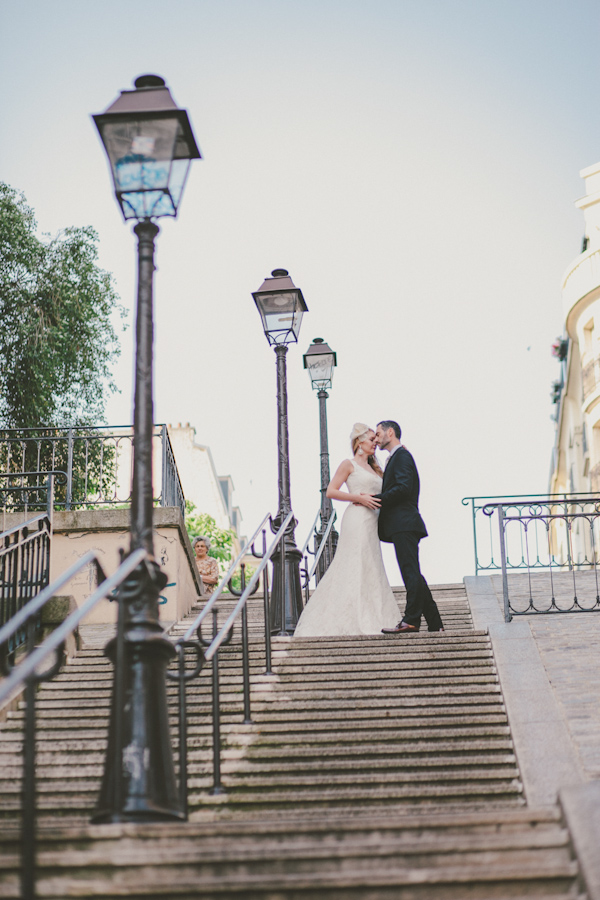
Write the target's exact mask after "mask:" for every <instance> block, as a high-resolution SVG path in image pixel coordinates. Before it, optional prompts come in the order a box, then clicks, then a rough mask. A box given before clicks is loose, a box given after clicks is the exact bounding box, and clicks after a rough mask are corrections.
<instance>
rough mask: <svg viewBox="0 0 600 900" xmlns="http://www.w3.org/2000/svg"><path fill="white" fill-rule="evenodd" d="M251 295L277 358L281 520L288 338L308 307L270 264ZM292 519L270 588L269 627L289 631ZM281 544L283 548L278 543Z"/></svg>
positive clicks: (280, 515) (296, 573)
mask: <svg viewBox="0 0 600 900" xmlns="http://www.w3.org/2000/svg"><path fill="white" fill-rule="evenodd" d="M252 296H253V297H254V302H255V303H256V306H257V308H258V311H259V313H260V316H261V319H262V324H263V329H264V332H265V335H266V338H267V340H268V342H269V344H271V345H272V346H273V347H275V356H276V359H277V447H278V485H279V509H278V510H277V515H276V517H275V519H274V524H275V526H276V527H278V525H277V523H279V524H281V523H282V522H283V520H284V519H285V517H286V516H287V514H288V513H289V512H291V509H292V501H291V497H290V456H289V439H288V414H287V370H286V355H287V350H288V344H291V343H297V341H298V334H299V333H300V324H301V322H302V316H303V314H304V313H305V312H307V311H308V307H307V306H306V303H305V302H304V297H303V296H302V291H301V290H300V289H299V288H297V287H296V286H295V285H294V282H293V281H292V279H291V278H290V276H289V273H288V272H287V271H286V269H274V270H273V271H272V272H271V278H265V280H264V282H263V283H262V285H261V286H260V287H259V289H258V290H257V291H255V292H254V293H253V294H252ZM296 524H297V522H296V520H295V519H292V521H291V523H290V526H289V528H288V530H287V532H286V534H285V537H284V539H283V541H281V543H280V545H279V548H278V550H277V552H276V553H275V554H274V555H273V594H272V598H271V631H272V632H275V633H277V634H293V633H294V629H295V628H296V624H297V622H298V619H299V618H300V613H301V612H302V585H301V583H300V560H301V558H302V557H301V554H300V551H299V550H298V547H297V546H296V538H295V529H296ZM282 544H283V548H282Z"/></svg>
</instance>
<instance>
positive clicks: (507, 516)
mask: <svg viewBox="0 0 600 900" xmlns="http://www.w3.org/2000/svg"><path fill="white" fill-rule="evenodd" d="M469 502H470V504H471V510H472V518H473V537H474V548H475V574H476V575H479V574H481V573H486V574H499V575H501V577H502V597H503V607H504V618H505V621H507V622H509V621H510V620H511V619H512V618H513V617H515V616H523V615H536V614H538V615H539V614H549V613H575V612H595V611H600V576H599V573H598V547H599V546H600V497H599V496H598V495H594V494H583V493H579V494H576V493H572V494H542V495H532V496H530V497H527V496H517V495H513V496H505V497H465V498H464V499H463V504H465V505H466V504H467V503H469ZM484 536H485V537H487V547H486V550H485V551H483V544H484V541H483V537H484ZM483 552H485V557H484V558H483V559H482V557H481V554H482V553H483Z"/></svg>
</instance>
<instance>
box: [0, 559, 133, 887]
mask: <svg viewBox="0 0 600 900" xmlns="http://www.w3.org/2000/svg"><path fill="white" fill-rule="evenodd" d="M147 556H148V553H147V551H146V550H144V549H139V550H136V551H134V552H133V553H132V554H130V555H129V556H128V557H127V558H126V559H125V560H124V561H123V562H122V563H121V565H120V566H119V568H118V569H117V571H116V572H115V573H114V574H113V575H111V576H110V577H109V578H107V577H106V576H105V574H104V572H103V570H102V566H101V565H100V561H99V558H98V557H97V555H96V553H95V552H94V551H92V550H90V551H89V552H88V553H86V554H85V555H84V556H82V557H81V559H80V560H78V562H76V563H74V564H73V565H72V566H71V567H70V568H69V569H67V571H66V572H64V573H63V574H62V575H61V576H59V578H57V579H56V580H55V581H54V582H53V583H52V584H51V585H48V586H47V587H46V588H44V590H42V591H41V592H40V593H39V594H38V595H37V596H36V597H34V598H33V599H32V600H30V601H29V603H28V604H27V606H25V607H23V609H22V610H20V611H19V612H18V613H17V614H16V615H15V616H13V618H12V619H11V620H10V622H7V623H6V625H4V626H3V627H2V628H0V668H1V669H2V671H3V672H4V673H5V674H6V678H5V679H4V681H2V682H1V683H0V704H2V703H3V702H4V701H6V700H8V698H10V697H11V696H12V695H13V694H14V693H15V691H16V690H17V689H18V688H20V687H21V686H23V685H24V687H25V727H24V733H23V825H22V840H21V868H22V872H21V879H22V897H23V898H24V900H29V898H33V897H34V896H35V871H36V823H35V817H36V807H35V801H36V780H35V730H36V726H35V698H36V687H37V685H38V684H39V683H40V682H43V681H49V680H51V679H52V678H54V676H55V675H56V674H57V673H58V671H59V670H60V669H61V667H62V665H63V663H64V661H65V654H64V646H65V642H66V640H67V638H68V637H69V635H70V634H72V633H73V631H74V630H75V629H76V628H77V626H78V625H79V623H80V622H81V620H82V619H83V618H85V616H87V615H88V614H89V613H90V612H91V611H92V609H93V608H94V607H95V606H96V604H97V603H99V602H100V600H103V599H104V598H105V597H106V596H107V595H108V594H110V593H112V592H113V591H114V590H115V589H116V588H117V587H119V585H120V584H121V583H122V582H123V581H124V580H125V579H126V578H127V576H128V575H130V574H131V572H133V570H134V569H135V568H137V566H139V565H140V563H141V562H143V560H144V559H146V558H147ZM91 563H94V564H95V566H96V571H97V573H98V576H99V577H100V578H101V579H102V582H101V584H100V585H99V586H98V587H97V588H96V590H95V591H93V593H92V594H90V596H89V597H88V598H87V600H86V601H85V602H84V603H83V604H82V605H81V606H80V607H79V608H78V609H77V610H75V611H74V612H72V613H71V615H69V616H68V617H67V618H66V619H65V620H64V622H62V623H61V624H60V625H59V626H58V628H56V629H55V630H54V631H53V632H52V633H51V634H50V635H48V637H47V638H46V639H45V640H44V642H43V643H42V644H41V645H40V646H39V647H35V646H34V641H35V627H34V624H35V620H36V617H37V615H38V613H39V612H40V610H41V609H42V607H43V606H44V604H45V603H47V602H48V600H50V599H51V598H52V597H53V596H55V595H56V594H57V592H58V591H60V590H61V588H63V587H64V586H65V584H67V583H68V582H69V581H70V580H71V579H72V578H73V577H74V576H75V575H77V574H78V572H80V571H81V570H82V569H84V568H85V567H86V566H89V565H90V564H91ZM24 625H27V626H28V635H27V655H26V656H25V658H24V659H23V660H22V661H21V662H20V663H18V665H16V666H14V667H12V668H11V667H10V665H9V659H8V657H9V654H8V645H9V641H10V639H11V637H12V636H13V635H14V634H15V633H16V632H17V631H18V630H19V629H20V628H22V627H23V626H24ZM52 654H54V655H55V658H54V662H53V663H52V665H51V666H50V667H49V668H48V669H46V670H45V671H43V672H39V671H38V670H39V668H40V666H42V665H43V663H45V662H46V661H47V659H48V658H49V657H50V656H51V655H52ZM117 665H118V662H117ZM117 750H118V752H119V753H121V752H122V749H121V748H119V747H117Z"/></svg>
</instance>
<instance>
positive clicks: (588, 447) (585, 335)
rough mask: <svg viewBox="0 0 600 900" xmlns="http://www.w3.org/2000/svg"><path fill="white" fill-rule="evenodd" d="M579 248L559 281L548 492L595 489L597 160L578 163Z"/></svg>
mask: <svg viewBox="0 0 600 900" xmlns="http://www.w3.org/2000/svg"><path fill="white" fill-rule="evenodd" d="M581 177H582V178H583V179H584V182H585V189H586V194H585V196H584V197H583V198H582V199H581V200H578V201H577V202H576V204H575V205H576V206H577V208H578V209H580V210H581V211H582V212H583V216H584V220H585V236H584V239H583V246H582V252H581V253H580V255H579V256H578V257H577V258H576V259H575V260H574V261H573V262H572V263H571V265H570V266H569V267H568V269H567V271H566V272H565V275H564V278H563V283H562V297H563V310H564V320H565V336H564V338H563V339H562V340H560V341H558V342H557V344H556V345H555V355H556V356H557V357H558V359H559V360H560V367H561V370H560V378H559V379H558V380H557V381H556V382H555V384H554V388H553V400H554V402H555V404H556V441H555V446H554V451H553V456H552V465H551V472H550V492H551V493H555V494H557V493H565V492H568V493H582V492H586V491H592V492H594V493H597V492H600V163H597V164H596V165H594V166H590V167H589V168H587V169H583V170H582V172H581Z"/></svg>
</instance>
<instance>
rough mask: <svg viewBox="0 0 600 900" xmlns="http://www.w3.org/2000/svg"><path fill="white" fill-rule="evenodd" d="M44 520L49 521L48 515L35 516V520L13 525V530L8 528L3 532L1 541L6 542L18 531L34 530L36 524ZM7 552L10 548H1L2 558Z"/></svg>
mask: <svg viewBox="0 0 600 900" xmlns="http://www.w3.org/2000/svg"><path fill="white" fill-rule="evenodd" d="M43 519H48V513H45V512H43V513H39V515H37V516H34V517H33V519H27V521H26V522H21V523H20V525H13V526H12V528H7V529H6V531H3V532H2V533H1V534H0V541H4V539H5V538H7V537H10V535H11V534H15V532H17V531H21V530H22V529H23V528H32V526H33V525H35V523H36V522H41V521H42V520H43ZM6 550H10V547H0V556H1V555H2V554H3V553H5V552H6Z"/></svg>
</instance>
